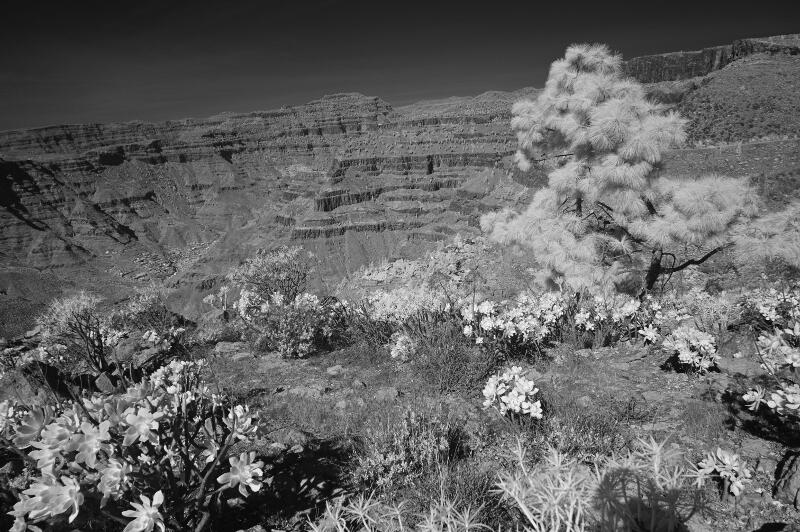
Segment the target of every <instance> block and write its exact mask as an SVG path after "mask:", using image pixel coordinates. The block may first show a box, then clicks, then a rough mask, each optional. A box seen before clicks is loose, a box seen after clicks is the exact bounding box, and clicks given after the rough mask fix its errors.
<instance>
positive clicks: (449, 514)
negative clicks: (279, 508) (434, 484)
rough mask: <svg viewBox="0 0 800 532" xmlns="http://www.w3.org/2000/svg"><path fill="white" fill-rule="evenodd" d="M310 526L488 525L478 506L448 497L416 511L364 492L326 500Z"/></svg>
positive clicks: (340, 531)
mask: <svg viewBox="0 0 800 532" xmlns="http://www.w3.org/2000/svg"><path fill="white" fill-rule="evenodd" d="M309 526H310V527H311V530H312V531H313V532H356V531H359V532H384V531H387V530H392V531H396V532H412V531H418V532H442V531H445V530H446V531H448V532H476V531H478V530H483V529H486V528H488V527H486V526H485V525H483V524H481V523H480V521H479V510H478V509H476V508H471V507H469V506H466V507H464V506H462V505H461V504H459V502H458V501H454V500H450V499H447V498H445V497H442V498H441V499H440V500H438V501H436V502H434V503H432V504H431V505H430V507H429V508H428V509H427V510H426V511H424V512H421V513H417V514H414V513H412V512H410V511H409V510H408V509H406V508H405V507H404V506H403V505H402V504H393V505H387V504H384V503H381V502H380V501H378V500H376V499H375V498H373V497H372V496H367V497H365V496H364V495H359V496H358V497H356V498H353V499H350V500H345V499H342V498H340V499H337V500H336V501H334V502H333V503H327V504H326V507H325V513H324V514H323V515H322V517H321V518H320V519H319V520H318V521H317V522H316V523H314V522H309Z"/></svg>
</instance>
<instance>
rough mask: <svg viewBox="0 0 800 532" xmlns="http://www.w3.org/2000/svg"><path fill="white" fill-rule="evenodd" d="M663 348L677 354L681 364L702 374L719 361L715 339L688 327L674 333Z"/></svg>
mask: <svg viewBox="0 0 800 532" xmlns="http://www.w3.org/2000/svg"><path fill="white" fill-rule="evenodd" d="M662 346H663V347H664V349H666V350H667V351H669V352H672V353H675V354H677V355H678V361H679V362H680V363H681V364H683V365H684V366H688V367H689V368H690V369H692V370H694V371H698V372H701V373H702V372H706V371H708V369H709V368H711V367H712V366H714V365H715V364H716V363H717V360H718V359H719V355H717V346H716V342H715V340H714V337H713V336H711V335H710V334H708V333H704V332H702V331H698V330H697V329H695V328H694V327H691V326H688V325H681V326H680V327H678V328H677V329H675V330H674V331H672V332H671V333H670V334H669V336H667V337H666V338H665V339H664V342H663V344H662Z"/></svg>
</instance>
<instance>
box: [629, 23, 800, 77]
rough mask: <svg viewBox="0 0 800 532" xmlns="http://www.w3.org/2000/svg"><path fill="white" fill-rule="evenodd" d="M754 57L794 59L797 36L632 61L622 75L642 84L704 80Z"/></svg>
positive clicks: (799, 36)
mask: <svg viewBox="0 0 800 532" xmlns="http://www.w3.org/2000/svg"><path fill="white" fill-rule="evenodd" d="M758 53H768V54H786V55H798V54H800V34H793V35H777V36H774V37H761V38H753V39H739V40H737V41H734V42H733V43H732V44H726V45H723V46H713V47H711V48H704V49H702V50H695V51H691V52H671V53H666V54H658V55H647V56H642V57H634V58H633V59H630V60H628V61H626V62H625V73H626V74H627V75H628V76H630V77H633V78H636V79H637V80H639V81H641V82H642V83H658V82H662V81H677V80H684V79H689V78H694V77H698V76H705V75H707V74H710V73H711V72H714V71H716V70H719V69H721V68H723V67H725V66H726V65H728V64H730V63H732V62H734V61H736V60H737V59H741V58H743V57H747V56H749V55H753V54H758Z"/></svg>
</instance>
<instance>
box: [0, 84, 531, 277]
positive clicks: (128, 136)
mask: <svg viewBox="0 0 800 532" xmlns="http://www.w3.org/2000/svg"><path fill="white" fill-rule="evenodd" d="M518 96H519V94H499V93H498V94H492V95H490V96H484V97H478V98H474V99H461V100H459V104H458V105H454V104H453V102H444V103H442V102H429V103H427V104H423V105H421V106H418V107H414V108H409V109H403V110H394V109H392V108H391V107H390V106H389V105H388V104H387V103H385V102H383V101H381V100H379V99H378V98H372V97H366V96H363V95H360V94H340V95H334V96H327V97H325V98H322V99H320V100H317V101H314V102H310V103H308V104H306V105H301V106H297V107H292V108H285V109H280V110H277V111H270V112H262V113H250V114H243V115H221V116H216V117H212V118H209V119H206V120H181V121H170V122H165V123H160V124H145V123H127V124H108V125H101V124H95V125H71V126H54V127H47V128H40V129H35V130H26V131H10V132H3V133H0V202H2V203H1V205H2V209H0V225H1V226H2V227H3V231H2V233H1V234H0V265H2V266H3V267H5V268H11V267H20V266H32V267H35V268H40V269H48V268H67V269H70V268H74V267H81V268H84V267H86V265H89V264H90V265H92V267H95V268H97V270H98V272H100V273H101V274H102V275H103V276H105V278H107V279H114V278H120V279H123V280H127V279H133V280H146V279H148V278H159V279H168V282H170V283H172V284H174V285H176V286H179V287H182V286H187V287H190V288H198V287H199V288H211V287H212V286H213V284H214V279H215V277H216V275H217V274H218V273H219V272H220V271H223V270H224V269H225V268H226V267H227V266H228V265H230V264H232V263H234V262H237V261H238V260H240V259H241V258H242V257H244V256H245V255H247V254H249V253H251V252H252V251H253V250H254V249H256V248H257V247H268V246H270V245H275V244H276V243H278V242H289V241H292V242H298V243H302V244H303V245H305V246H306V247H308V248H310V249H311V250H313V251H316V252H318V255H319V256H321V257H323V258H324V261H323V262H324V264H323V265H322V268H321V273H322V274H324V275H325V276H326V277H329V276H333V277H336V276H339V275H341V274H344V273H346V272H347V271H352V270H353V269H355V268H357V267H358V266H360V265H361V264H364V263H365V262H368V261H371V260H379V259H380V258H382V257H386V256H390V255H413V254H415V253H419V252H420V250H422V249H425V248H426V247H429V246H432V245H433V244H434V243H435V242H437V241H440V240H443V239H445V238H447V237H449V236H450V235H453V234H455V233H456V232H459V231H460V232H466V233H470V232H476V231H477V222H478V217H479V215H480V214H481V213H483V212H486V211H487V210H489V209H491V208H494V207H496V206H497V205H499V204H501V203H511V204H514V203H516V202H521V201H524V200H525V198H526V197H527V196H526V193H527V189H526V188H525V187H524V186H522V185H520V184H518V183H515V182H514V181H513V180H512V179H511V178H510V174H509V172H508V169H509V161H508V155H509V154H511V153H512V152H513V144H512V139H511V136H510V132H509V131H508V126H507V124H508V119H509V108H510V104H511V102H512V101H514V100H515V99H517V97H518Z"/></svg>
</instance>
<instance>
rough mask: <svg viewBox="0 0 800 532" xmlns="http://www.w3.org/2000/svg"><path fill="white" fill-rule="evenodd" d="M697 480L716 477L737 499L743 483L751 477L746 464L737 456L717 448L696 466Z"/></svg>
mask: <svg viewBox="0 0 800 532" xmlns="http://www.w3.org/2000/svg"><path fill="white" fill-rule="evenodd" d="M697 473H698V478H700V479H702V478H705V477H717V478H718V479H719V480H720V481H722V483H723V484H724V485H725V486H726V487H727V490H728V491H729V492H730V493H731V494H732V495H733V496H734V497H738V496H739V494H741V493H742V490H743V489H744V483H745V482H747V480H748V479H749V478H750V477H751V476H752V473H751V472H750V470H749V469H748V468H747V464H745V462H744V461H743V460H742V459H741V458H739V455H738V454H734V453H731V452H728V451H724V450H722V449H720V448H719V447H717V450H716V452H713V453H708V455H707V456H706V458H704V459H703V460H702V461H700V463H699V464H697Z"/></svg>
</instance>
